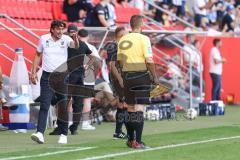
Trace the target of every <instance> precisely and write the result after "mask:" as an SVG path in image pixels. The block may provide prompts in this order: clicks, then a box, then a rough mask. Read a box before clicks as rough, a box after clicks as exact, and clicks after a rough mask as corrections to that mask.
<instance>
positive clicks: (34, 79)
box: [30, 73, 38, 85]
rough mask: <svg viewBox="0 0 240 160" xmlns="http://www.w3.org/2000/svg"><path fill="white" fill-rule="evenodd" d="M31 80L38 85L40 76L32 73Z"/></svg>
mask: <svg viewBox="0 0 240 160" xmlns="http://www.w3.org/2000/svg"><path fill="white" fill-rule="evenodd" d="M30 80H31V82H32V84H34V85H36V84H37V82H38V76H37V74H36V73H32V74H31V76H30Z"/></svg>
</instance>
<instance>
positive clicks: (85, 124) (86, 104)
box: [78, 29, 100, 130]
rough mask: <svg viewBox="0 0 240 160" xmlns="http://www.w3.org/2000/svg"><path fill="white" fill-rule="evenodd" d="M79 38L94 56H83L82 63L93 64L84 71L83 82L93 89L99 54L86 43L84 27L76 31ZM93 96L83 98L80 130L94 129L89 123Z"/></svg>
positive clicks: (87, 38) (86, 36)
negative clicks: (90, 62)
mask: <svg viewBox="0 0 240 160" xmlns="http://www.w3.org/2000/svg"><path fill="white" fill-rule="evenodd" d="M78 35H79V37H80V40H81V41H83V42H84V43H86V45H87V46H88V48H89V49H90V50H91V51H92V53H91V56H92V57H94V59H93V60H94V61H93V60H91V59H90V58H89V57H88V56H85V57H84V64H85V65H86V64H87V63H89V61H93V62H94V63H92V64H93V65H91V66H89V67H88V69H87V70H86V71H85V75H84V79H83V84H84V86H85V87H86V88H90V89H92V90H94V86H95V80H96V74H97V71H98V70H99V68H100V56H99V54H98V51H97V49H96V47H95V46H93V45H91V44H90V43H88V40H89V36H88V31H87V30H85V29H81V30H79V32H78ZM92 100H93V97H86V98H84V99H83V113H82V130H95V129H96V128H95V127H94V126H92V125H91V124H90V122H89V121H90V120H89V117H90V111H91V107H92V106H91V103H92Z"/></svg>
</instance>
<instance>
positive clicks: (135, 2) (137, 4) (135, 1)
mask: <svg viewBox="0 0 240 160" xmlns="http://www.w3.org/2000/svg"><path fill="white" fill-rule="evenodd" d="M129 4H130V6H132V7H134V8H137V9H139V10H140V11H141V12H142V13H143V14H146V15H149V16H153V10H150V9H146V7H145V5H144V1H143V0H131V1H130V2H129Z"/></svg>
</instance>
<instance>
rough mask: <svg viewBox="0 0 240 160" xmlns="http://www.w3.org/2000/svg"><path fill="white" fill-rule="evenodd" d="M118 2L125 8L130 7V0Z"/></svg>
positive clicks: (119, 0)
mask: <svg viewBox="0 0 240 160" xmlns="http://www.w3.org/2000/svg"><path fill="white" fill-rule="evenodd" d="M117 3H119V5H120V6H122V7H123V8H128V7H130V6H129V4H128V0H117Z"/></svg>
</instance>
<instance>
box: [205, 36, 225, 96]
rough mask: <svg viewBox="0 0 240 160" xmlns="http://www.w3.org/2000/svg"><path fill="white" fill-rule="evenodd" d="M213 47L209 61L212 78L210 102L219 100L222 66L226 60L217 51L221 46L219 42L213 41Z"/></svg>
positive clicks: (217, 40)
mask: <svg viewBox="0 0 240 160" xmlns="http://www.w3.org/2000/svg"><path fill="white" fill-rule="evenodd" d="M213 45H214V47H213V48H212V49H211V52H210V59H209V62H210V69H209V72H210V75H211V78H212V100H220V91H221V75H222V64H223V63H225V62H226V59H225V58H223V57H222V55H221V53H220V50H219V49H220V48H221V46H222V42H221V40H220V39H218V38H216V39H214V40H213Z"/></svg>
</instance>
